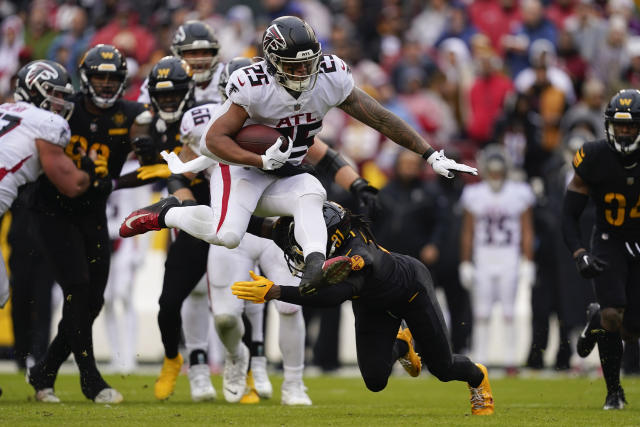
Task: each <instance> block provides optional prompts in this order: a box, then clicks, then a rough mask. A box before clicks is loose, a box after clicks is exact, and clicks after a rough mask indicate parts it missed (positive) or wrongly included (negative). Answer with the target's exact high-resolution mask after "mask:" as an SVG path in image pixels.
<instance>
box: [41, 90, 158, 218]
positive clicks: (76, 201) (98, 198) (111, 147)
mask: <svg viewBox="0 0 640 427" xmlns="http://www.w3.org/2000/svg"><path fill="white" fill-rule="evenodd" d="M145 109H146V107H145V105H144V104H140V103H138V102H133V101H126V100H122V99H120V100H118V101H116V103H115V105H113V107H111V108H109V109H107V110H104V113H103V114H101V115H94V114H92V113H90V112H89V111H87V109H86V107H85V101H84V95H83V94H82V93H78V94H76V95H75V96H74V110H73V115H72V116H71V118H70V119H69V126H70V128H71V139H70V140H69V144H68V145H67V147H66V148H65V153H66V154H67V155H68V156H69V157H71V158H72V159H73V160H74V161H75V162H76V164H77V165H78V166H79V164H80V159H81V157H82V154H81V150H79V149H80V148H82V150H84V151H85V152H86V153H89V152H90V151H91V150H96V151H97V152H98V153H99V154H101V155H103V156H106V157H107V160H108V169H109V175H110V176H111V177H118V176H120V172H121V171H122V166H123V165H124V162H125V160H126V159H127V156H128V155H129V152H130V151H131V141H130V137H129V129H130V128H131V125H132V124H133V123H134V121H135V119H136V117H137V116H138V115H139V114H140V113H142V112H143V111H144V110H145ZM38 192H39V196H38V203H39V204H40V206H41V207H46V208H48V209H53V210H62V211H65V212H73V213H78V214H80V213H82V212H84V211H94V210H104V208H105V203H106V199H107V197H108V194H103V193H100V192H98V191H96V190H95V189H94V188H92V187H90V188H89V189H88V190H87V191H86V192H85V193H84V194H82V195H81V196H79V197H76V198H73V199H71V198H68V197H66V196H64V195H62V194H60V193H59V192H58V190H57V189H56V188H55V186H54V185H53V184H52V183H51V182H50V181H49V180H48V179H47V177H46V176H45V175H42V176H41V177H40V178H39V188H38Z"/></svg>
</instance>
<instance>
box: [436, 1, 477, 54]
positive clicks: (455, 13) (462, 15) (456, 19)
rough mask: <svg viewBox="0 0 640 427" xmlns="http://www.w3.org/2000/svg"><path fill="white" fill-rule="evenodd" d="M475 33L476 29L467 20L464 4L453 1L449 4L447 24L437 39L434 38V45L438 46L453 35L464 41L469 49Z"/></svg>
mask: <svg viewBox="0 0 640 427" xmlns="http://www.w3.org/2000/svg"><path fill="white" fill-rule="evenodd" d="M477 33H478V30H477V29H476V27H474V25H473V24H472V23H471V22H470V21H469V16H468V15H467V9H466V7H465V5H464V4H462V3H457V2H454V3H452V4H451V10H450V12H449V19H448V21H447V25H446V27H445V29H444V31H443V32H442V33H441V34H440V36H439V37H438V40H436V42H435V45H436V46H439V45H440V44H441V43H442V42H443V41H444V40H446V39H448V38H452V37H455V38H458V39H460V40H462V41H463V42H465V44H466V45H467V47H468V48H469V49H470V48H471V38H472V37H473V36H474V35H475V34H477Z"/></svg>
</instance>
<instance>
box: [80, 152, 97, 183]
mask: <svg viewBox="0 0 640 427" xmlns="http://www.w3.org/2000/svg"><path fill="white" fill-rule="evenodd" d="M79 168H80V169H82V170H83V171H85V172H86V173H88V174H89V181H91V182H93V181H95V179H96V164H95V163H93V160H91V158H90V157H89V156H82V157H81V158H80V166H79Z"/></svg>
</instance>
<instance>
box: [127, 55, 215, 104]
mask: <svg viewBox="0 0 640 427" xmlns="http://www.w3.org/2000/svg"><path fill="white" fill-rule="evenodd" d="M223 69H224V64H222V63H219V64H218V65H216V68H215V69H214V70H213V74H212V77H211V80H210V81H209V84H208V85H207V86H205V87H204V88H202V87H200V86H198V85H196V89H195V91H194V96H195V98H196V102H207V101H208V102H213V103H216V104H220V103H221V102H222V97H221V96H220V91H219V90H218V82H219V81H220V73H222V70H223ZM138 102H141V103H143V104H149V103H151V98H149V78H146V79H144V82H142V86H140V94H139V95H138Z"/></svg>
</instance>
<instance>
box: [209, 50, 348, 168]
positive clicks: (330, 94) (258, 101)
mask: <svg viewBox="0 0 640 427" xmlns="http://www.w3.org/2000/svg"><path fill="white" fill-rule="evenodd" d="M353 87H354V82H353V76H352V75H351V70H350V69H349V67H348V66H347V65H346V64H345V63H344V61H342V59H340V58H338V57H337V56H335V55H325V56H324V57H323V58H322V60H321V61H320V72H319V73H318V79H317V81H316V84H315V86H314V88H313V89H312V90H309V91H307V92H302V93H300V96H299V97H298V98H295V97H294V96H293V95H291V93H289V92H288V91H287V90H286V89H285V88H284V87H283V86H282V85H280V84H278V83H277V81H276V79H275V78H274V76H272V75H271V74H269V73H268V72H267V64H266V62H265V61H261V62H257V63H255V64H253V65H250V66H247V67H244V68H241V69H239V70H236V71H234V72H233V74H232V75H231V76H230V77H229V82H228V83H227V88H226V91H227V94H228V95H229V100H230V101H231V102H233V103H234V104H237V105H240V106H242V107H243V108H244V109H245V110H246V111H247V113H248V114H249V120H247V122H246V123H245V126H247V125H250V124H254V123H260V124H263V125H266V126H270V127H273V128H276V129H277V130H278V131H280V133H282V134H283V135H286V136H289V137H290V138H291V139H292V140H293V141H294V142H293V150H292V152H291V157H289V160H288V161H289V163H291V164H292V165H299V164H300V163H301V162H302V160H303V159H304V157H305V155H306V154H307V150H308V148H309V147H310V146H311V145H312V144H313V137H314V136H315V135H316V134H317V133H318V132H320V130H321V129H322V119H323V118H324V116H325V114H327V111H329V110H330V109H331V108H333V107H335V106H337V105H340V104H342V103H343V102H344V100H345V99H346V98H347V96H349V94H350V93H351V91H352V90H353ZM227 102H229V101H227ZM225 107H226V108H225ZM227 108H228V104H224V105H223V106H222V107H221V108H220V110H219V114H222V113H224V111H226V109H227ZM214 119H215V117H214ZM274 142H275V141H274Z"/></svg>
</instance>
